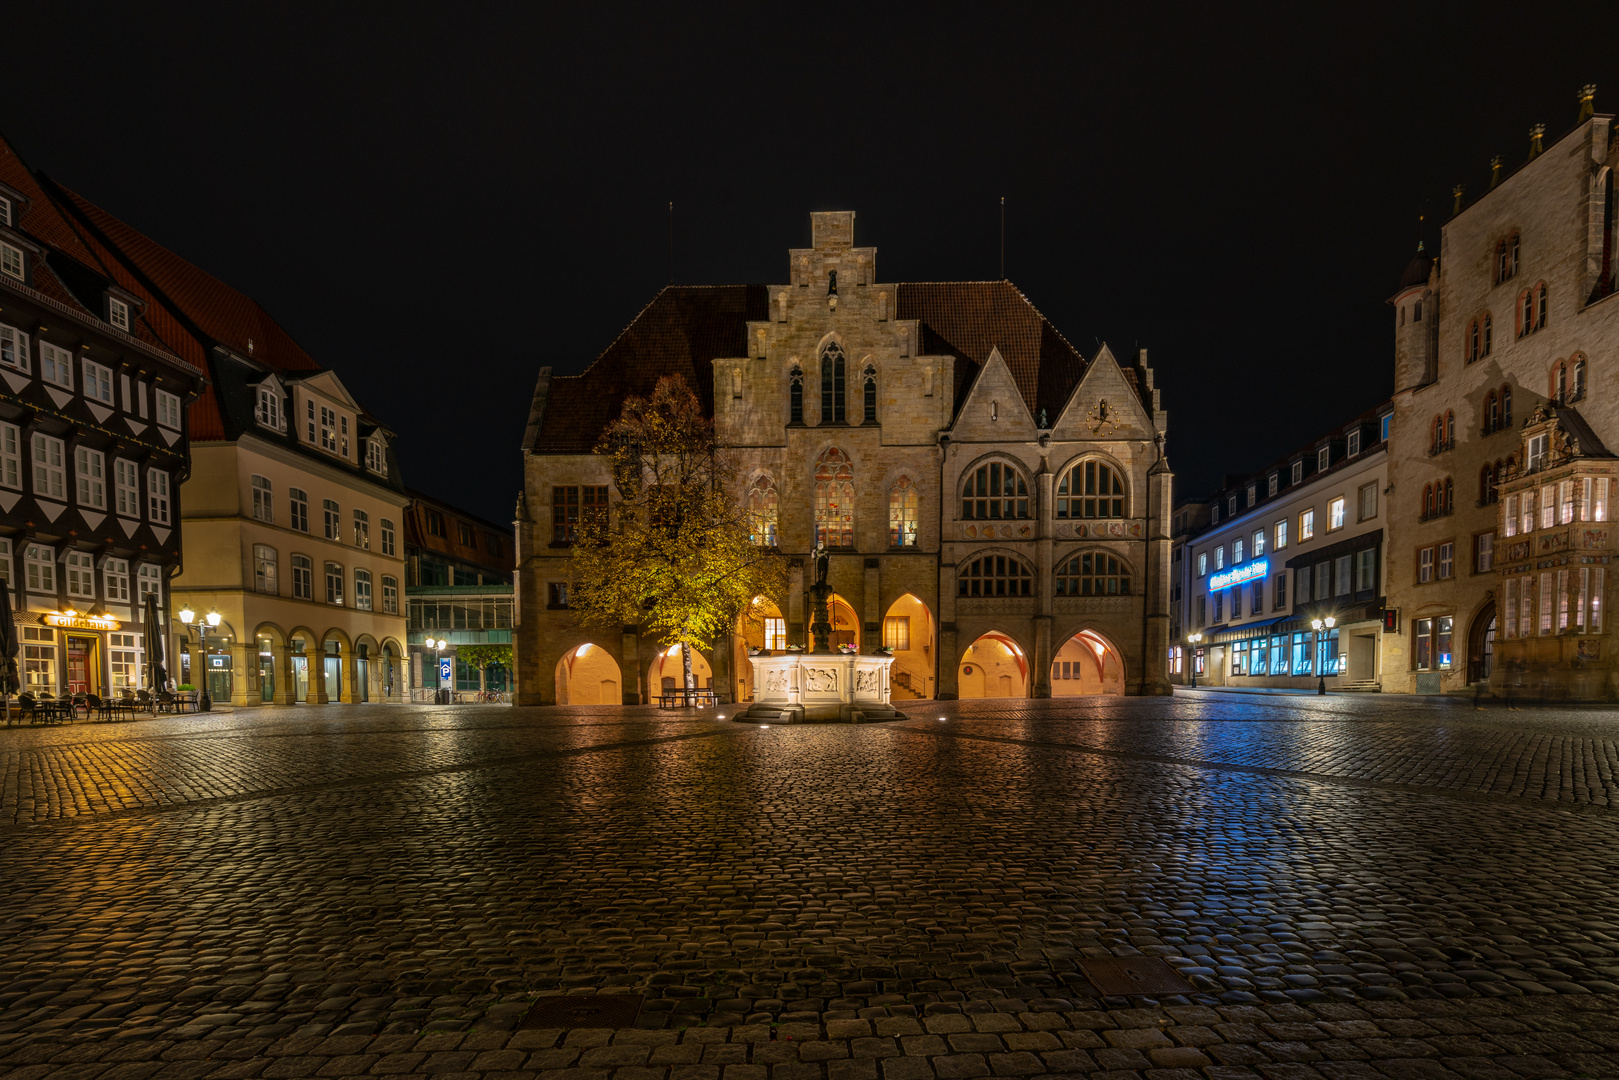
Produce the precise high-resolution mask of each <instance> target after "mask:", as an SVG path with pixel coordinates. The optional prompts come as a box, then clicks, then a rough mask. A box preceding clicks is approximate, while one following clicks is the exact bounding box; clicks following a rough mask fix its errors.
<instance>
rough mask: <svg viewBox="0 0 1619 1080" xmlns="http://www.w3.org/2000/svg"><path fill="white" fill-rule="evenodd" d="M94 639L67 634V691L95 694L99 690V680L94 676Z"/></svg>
mask: <svg viewBox="0 0 1619 1080" xmlns="http://www.w3.org/2000/svg"><path fill="white" fill-rule="evenodd" d="M97 667H98V665H97V663H96V639H95V638H85V637H74V636H73V635H72V634H69V635H68V639H67V692H68V693H70V694H95V693H99V692H100V690H101V680H100V679H98V678H97V677H96V676H97V675H98V674H99V672H98V671H97Z"/></svg>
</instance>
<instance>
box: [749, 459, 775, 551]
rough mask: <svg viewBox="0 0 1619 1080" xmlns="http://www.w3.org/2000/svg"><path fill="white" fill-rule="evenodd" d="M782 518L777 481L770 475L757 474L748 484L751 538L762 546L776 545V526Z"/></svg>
mask: <svg viewBox="0 0 1619 1080" xmlns="http://www.w3.org/2000/svg"><path fill="white" fill-rule="evenodd" d="M779 520H780V515H779V499H778V498H777V495H776V482H775V481H774V480H772V479H771V478H770V477H768V476H756V477H754V478H753V483H752V484H749V485H748V532H749V536H750V539H752V541H753V542H754V543H755V544H758V545H759V546H760V547H776V546H777V537H776V528H777V525H778V522H779Z"/></svg>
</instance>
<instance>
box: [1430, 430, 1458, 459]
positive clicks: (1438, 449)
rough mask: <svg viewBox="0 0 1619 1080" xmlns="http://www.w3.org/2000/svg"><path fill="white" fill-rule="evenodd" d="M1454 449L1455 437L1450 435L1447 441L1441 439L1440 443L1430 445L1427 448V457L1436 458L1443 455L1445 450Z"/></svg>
mask: <svg viewBox="0 0 1619 1080" xmlns="http://www.w3.org/2000/svg"><path fill="white" fill-rule="evenodd" d="M1454 449H1456V436H1454V435H1452V436H1451V437H1450V438H1448V439H1441V440H1440V441H1438V442H1436V443H1432V444H1430V445H1429V447H1428V456H1429V457H1438V456H1439V455H1440V454H1443V453H1444V452H1445V451H1446V450H1454Z"/></svg>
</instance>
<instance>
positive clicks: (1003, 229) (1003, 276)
mask: <svg viewBox="0 0 1619 1080" xmlns="http://www.w3.org/2000/svg"><path fill="white" fill-rule="evenodd" d="M1001 280H1002V281H1005V280H1006V196H1005V195H1002V196H1001Z"/></svg>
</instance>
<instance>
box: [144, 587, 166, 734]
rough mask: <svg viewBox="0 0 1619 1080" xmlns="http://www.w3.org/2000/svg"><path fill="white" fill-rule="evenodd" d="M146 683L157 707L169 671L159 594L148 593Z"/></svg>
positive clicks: (145, 640)
mask: <svg viewBox="0 0 1619 1080" xmlns="http://www.w3.org/2000/svg"><path fill="white" fill-rule="evenodd" d="M145 615H146V627H145V631H146V633H145V635H144V641H143V644H144V645H145V647H146V685H147V687H148V688H149V689H150V690H151V691H152V707H153V708H154V709H155V708H157V692H158V691H159V690H163V689H166V688H167V687H168V684H169V673H168V671H167V670H166V669H165V668H164V667H163V659H164V655H163V638H164V633H163V623H162V621H161V618H160V616H159V615H158V613H157V594H156V593H147V594H146V609H145Z"/></svg>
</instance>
